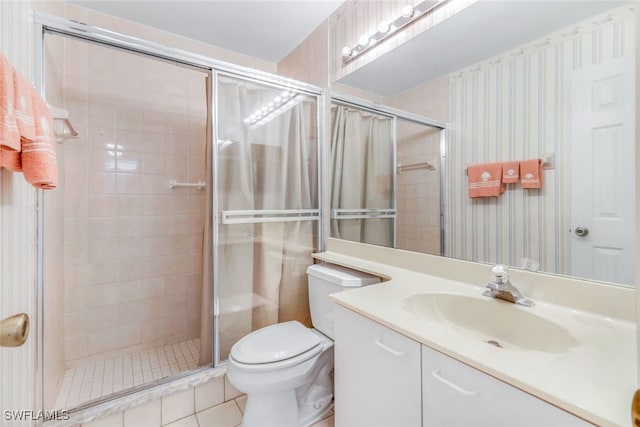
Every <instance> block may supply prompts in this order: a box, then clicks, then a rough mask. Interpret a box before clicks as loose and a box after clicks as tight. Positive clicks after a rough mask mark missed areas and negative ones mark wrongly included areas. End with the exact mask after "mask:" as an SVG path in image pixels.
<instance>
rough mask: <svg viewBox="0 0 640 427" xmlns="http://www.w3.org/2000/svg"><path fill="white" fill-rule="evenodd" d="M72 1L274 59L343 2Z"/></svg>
mask: <svg viewBox="0 0 640 427" xmlns="http://www.w3.org/2000/svg"><path fill="white" fill-rule="evenodd" d="M69 2H70V3H73V4H76V5H79V6H82V7H86V8H88V9H93V10H97V11H100V12H104V13H107V14H109V15H113V16H117V17H120V18H124V19H127V20H129V21H134V22H138V23H141V24H145V25H149V26H152V27H156V28H159V29H161V30H164V31H169V32H172V33H175V34H179V35H182V36H185V37H188V38H191V39H195V40H199V41H201V42H205V43H208V44H212V45H215V46H219V47H222V48H225V49H229V50H233V51H235V52H240V53H243V54H245V55H249V56H253V57H255V58H259V59H262V60H265V61H269V62H274V63H278V62H280V61H281V60H282V59H283V58H284V57H286V56H287V54H288V53H289V52H291V50H293V48H295V47H296V46H298V45H299V44H300V43H301V42H302V41H303V40H304V39H305V38H306V37H307V36H308V35H309V34H310V33H311V32H312V31H313V30H314V29H315V28H317V27H318V25H320V24H321V23H322V22H323V21H324V20H325V19H327V18H328V17H329V15H331V14H332V13H333V12H334V11H335V10H336V9H337V8H338V6H339V5H340V4H341V3H342V2H343V0H208V1H203V0H70V1H69Z"/></svg>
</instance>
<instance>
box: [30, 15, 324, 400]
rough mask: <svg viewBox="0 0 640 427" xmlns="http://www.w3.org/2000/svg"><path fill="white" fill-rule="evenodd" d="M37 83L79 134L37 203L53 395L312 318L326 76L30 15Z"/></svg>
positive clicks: (143, 383) (96, 389)
mask: <svg viewBox="0 0 640 427" xmlns="http://www.w3.org/2000/svg"><path fill="white" fill-rule="evenodd" d="M37 20H38V22H40V26H41V30H42V34H43V38H42V40H41V43H40V48H41V52H42V59H43V60H42V64H40V65H41V66H42V67H41V70H40V71H41V76H42V83H43V84H42V88H43V90H42V93H43V95H44V97H45V99H46V100H47V102H48V103H49V104H51V105H55V106H56V107H62V108H64V109H66V110H67V111H68V112H69V120H70V121H71V122H72V123H73V125H74V126H75V128H76V129H77V130H78V132H79V134H80V137H79V138H78V139H66V140H64V141H60V142H61V143H60V144H58V146H57V155H58V163H59V167H60V176H61V180H60V181H61V182H60V186H59V187H58V188H57V189H56V190H54V191H50V192H48V193H46V194H41V195H40V196H39V197H40V200H39V203H41V205H42V206H43V207H44V208H43V209H42V210H41V213H40V230H41V231H42V232H41V235H40V236H41V238H40V239H39V242H38V245H39V255H40V256H39V259H40V261H41V269H40V270H39V288H40V295H41V299H40V302H39V306H40V310H41V316H40V318H41V319H42V323H41V325H40V328H39V330H40V331H42V333H41V334H40V337H39V338H40V344H39V345H40V348H41V350H42V351H41V354H43V355H44V357H42V358H41V360H40V363H41V368H42V369H41V372H42V382H43V383H42V401H43V405H44V408H45V409H58V410H61V409H66V410H75V409H79V408H83V407H87V406H90V405H93V404H96V403H99V402H102V401H104V400H105V399H111V398H113V397H116V396H122V395H125V394H127V393H130V392H131V391H133V390H139V389H141V388H146V387H151V386H154V385H157V384H160V383H164V382H167V381H170V380H171V379H173V378H176V377H181V376H185V375H190V374H192V373H194V372H200V371H201V370H203V369H209V368H211V367H212V366H213V367H215V366H217V365H219V364H221V363H224V361H225V360H226V358H227V355H228V352H229V349H230V347H231V346H232V345H233V343H235V341H237V340H238V339H239V338H241V337H242V336H244V335H246V334H247V333H249V332H251V331H253V330H255V329H257V328H260V327H263V326H266V325H270V324H273V323H277V322H282V321H287V320H294V319H295V320H299V321H301V322H303V323H305V324H309V309H308V299H307V287H306V276H305V270H306V267H307V266H308V265H310V264H312V263H313V260H312V258H311V254H312V253H313V252H314V251H317V250H318V247H319V244H320V243H319V242H320V240H319V237H318V236H320V235H321V233H320V221H319V219H320V207H319V199H320V194H319V190H318V188H319V179H318V174H319V171H320V168H319V155H318V153H319V147H318V140H319V136H320V135H319V134H320V129H321V126H320V124H319V122H320V120H319V118H320V115H319V114H320V111H321V108H319V102H320V90H319V89H317V88H315V87H312V86H307V85H304V84H298V83H295V82H291V81H290V80H286V81H285V80H284V79H279V78H277V77H275V76H271V75H268V74H264V73H259V72H254V71H251V70H248V69H244V68H240V67H233V66H230V65H228V64H223V63H218V62H215V61H213V60H210V59H208V58H204V57H201V56H198V55H191V54H189V53H187V52H182V51H177V50H174V49H168V48H165V47H164V46H160V45H156V44H153V43H150V42H146V41H144V40H139V39H134V38H130V37H127V36H122V35H118V34H115V33H112V32H108V31H104V30H100V29H98V28H94V27H87V26H84V25H83V24H78V23H73V22H71V21H66V20H61V19H59V18H52V17H48V16H46V15H42V16H38V17H37Z"/></svg>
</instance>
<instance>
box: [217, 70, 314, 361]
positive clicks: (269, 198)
mask: <svg viewBox="0 0 640 427" xmlns="http://www.w3.org/2000/svg"><path fill="white" fill-rule="evenodd" d="M216 93H217V96H216V98H217V103H216V109H215V111H216V114H217V120H216V124H217V125H216V128H217V129H216V132H215V135H216V136H215V138H216V139H217V144H215V150H216V155H215V156H214V158H215V159H216V161H215V162H214V163H215V176H216V194H215V195H214V203H213V205H214V206H213V210H214V212H215V213H216V215H215V224H216V226H217V227H216V226H214V228H215V229H216V230H215V231H214V233H213V236H214V244H213V248H214V260H215V261H214V262H215V264H216V266H215V267H214V271H215V273H214V276H215V277H214V283H215V285H214V286H215V292H214V294H215V298H214V307H213V314H214V316H216V317H217V322H216V324H217V329H218V330H217V334H216V335H217V337H218V341H219V342H218V346H214V348H216V347H217V349H218V355H217V357H216V358H215V359H216V362H220V361H223V360H225V359H227V357H228V354H229V351H230V349H231V346H232V345H233V344H234V343H235V342H236V341H237V340H238V339H240V338H242V337H243V336H244V335H246V334H248V333H250V332H251V331H253V330H256V329H258V328H261V327H263V326H267V325H270V324H274V323H278V322H284V321H288V320H298V321H300V322H302V323H303V324H305V325H307V326H310V315H309V306H308V296H307V281H306V267H307V266H308V265H310V264H312V263H313V259H312V258H311V254H312V253H313V252H314V251H315V250H316V249H317V247H318V241H319V237H318V236H319V232H318V231H319V223H320V221H319V219H320V210H319V198H318V171H319V168H318V139H319V138H318V132H319V126H318V96H317V95H315V94H306V93H303V92H297V91H294V90H291V89H285V88H283V87H277V86H272V85H269V84H265V83H261V82H256V81H253V80H249V79H243V78H239V77H236V76H232V75H225V74H222V73H219V74H218V78H217V87H216Z"/></svg>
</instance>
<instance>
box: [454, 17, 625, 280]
mask: <svg viewBox="0 0 640 427" xmlns="http://www.w3.org/2000/svg"><path fill="white" fill-rule="evenodd" d="M634 25H635V19H634V17H633V12H632V11H631V10H629V8H628V7H623V8H619V9H616V10H614V11H613V12H610V13H608V14H607V15H606V16H603V17H601V18H597V19H592V20H589V21H588V22H584V23H581V24H579V25H576V26H572V28H570V29H566V30H564V31H559V32H557V33H554V34H552V35H549V36H548V37H546V38H544V39H541V40H537V41H535V42H533V43H530V44H527V45H525V46H521V47H520V48H517V49H514V50H513V51H510V52H506V53H504V54H502V55H501V56H499V57H494V58H491V59H489V60H487V61H485V62H482V63H478V64H475V65H473V66H471V67H468V68H466V69H464V70H462V71H460V72H457V73H454V74H453V75H452V76H451V80H450V89H451V111H450V114H451V116H450V130H449V134H448V139H449V143H448V148H447V149H448V152H447V181H446V205H447V215H446V224H445V230H446V233H445V236H446V243H445V251H446V253H447V254H448V255H449V256H453V257H455V258H461V259H467V260H477V261H485V262H490V263H498V262H499V263H505V264H509V265H521V260H522V259H523V258H528V259H531V260H533V261H534V262H536V263H538V264H539V265H540V270H542V271H548V272H555V273H561V274H571V272H570V271H569V267H570V257H569V252H568V251H569V241H570V234H569V229H570V225H569V224H570V217H569V207H570V206H569V201H570V200H569V199H570V197H569V190H570V187H569V177H570V171H569V170H568V168H567V167H565V165H568V164H570V157H569V156H570V152H569V148H570V147H569V145H570V144H569V142H570V133H571V122H570V111H569V106H570V102H571V98H570V87H571V82H570V76H571V71H572V70H574V69H579V68H581V67H585V66H589V65H592V64H599V63H602V62H606V61H607V60H610V59H612V58H616V57H619V56H624V55H634V52H635V44H634V37H635V34H634ZM576 28H578V29H576ZM547 153H555V163H556V165H557V167H556V168H555V169H550V170H545V171H544V186H543V188H542V189H541V190H522V189H521V188H520V186H519V185H513V184H512V185H511V186H510V187H509V188H508V189H507V191H506V192H505V193H504V194H503V195H502V196H500V197H499V198H498V199H496V198H487V199H471V198H469V197H468V193H467V187H468V184H467V177H466V175H465V168H466V165H467V164H470V163H478V162H494V161H505V160H519V159H527V158H535V157H539V158H541V157H543V156H544V155H545V154H547Z"/></svg>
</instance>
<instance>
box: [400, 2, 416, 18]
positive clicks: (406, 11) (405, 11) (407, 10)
mask: <svg viewBox="0 0 640 427" xmlns="http://www.w3.org/2000/svg"><path fill="white" fill-rule="evenodd" d="M402 16H403V17H404V18H411V17H412V16H413V6H411V5H410V4H406V5H404V6H403V7H402Z"/></svg>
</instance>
